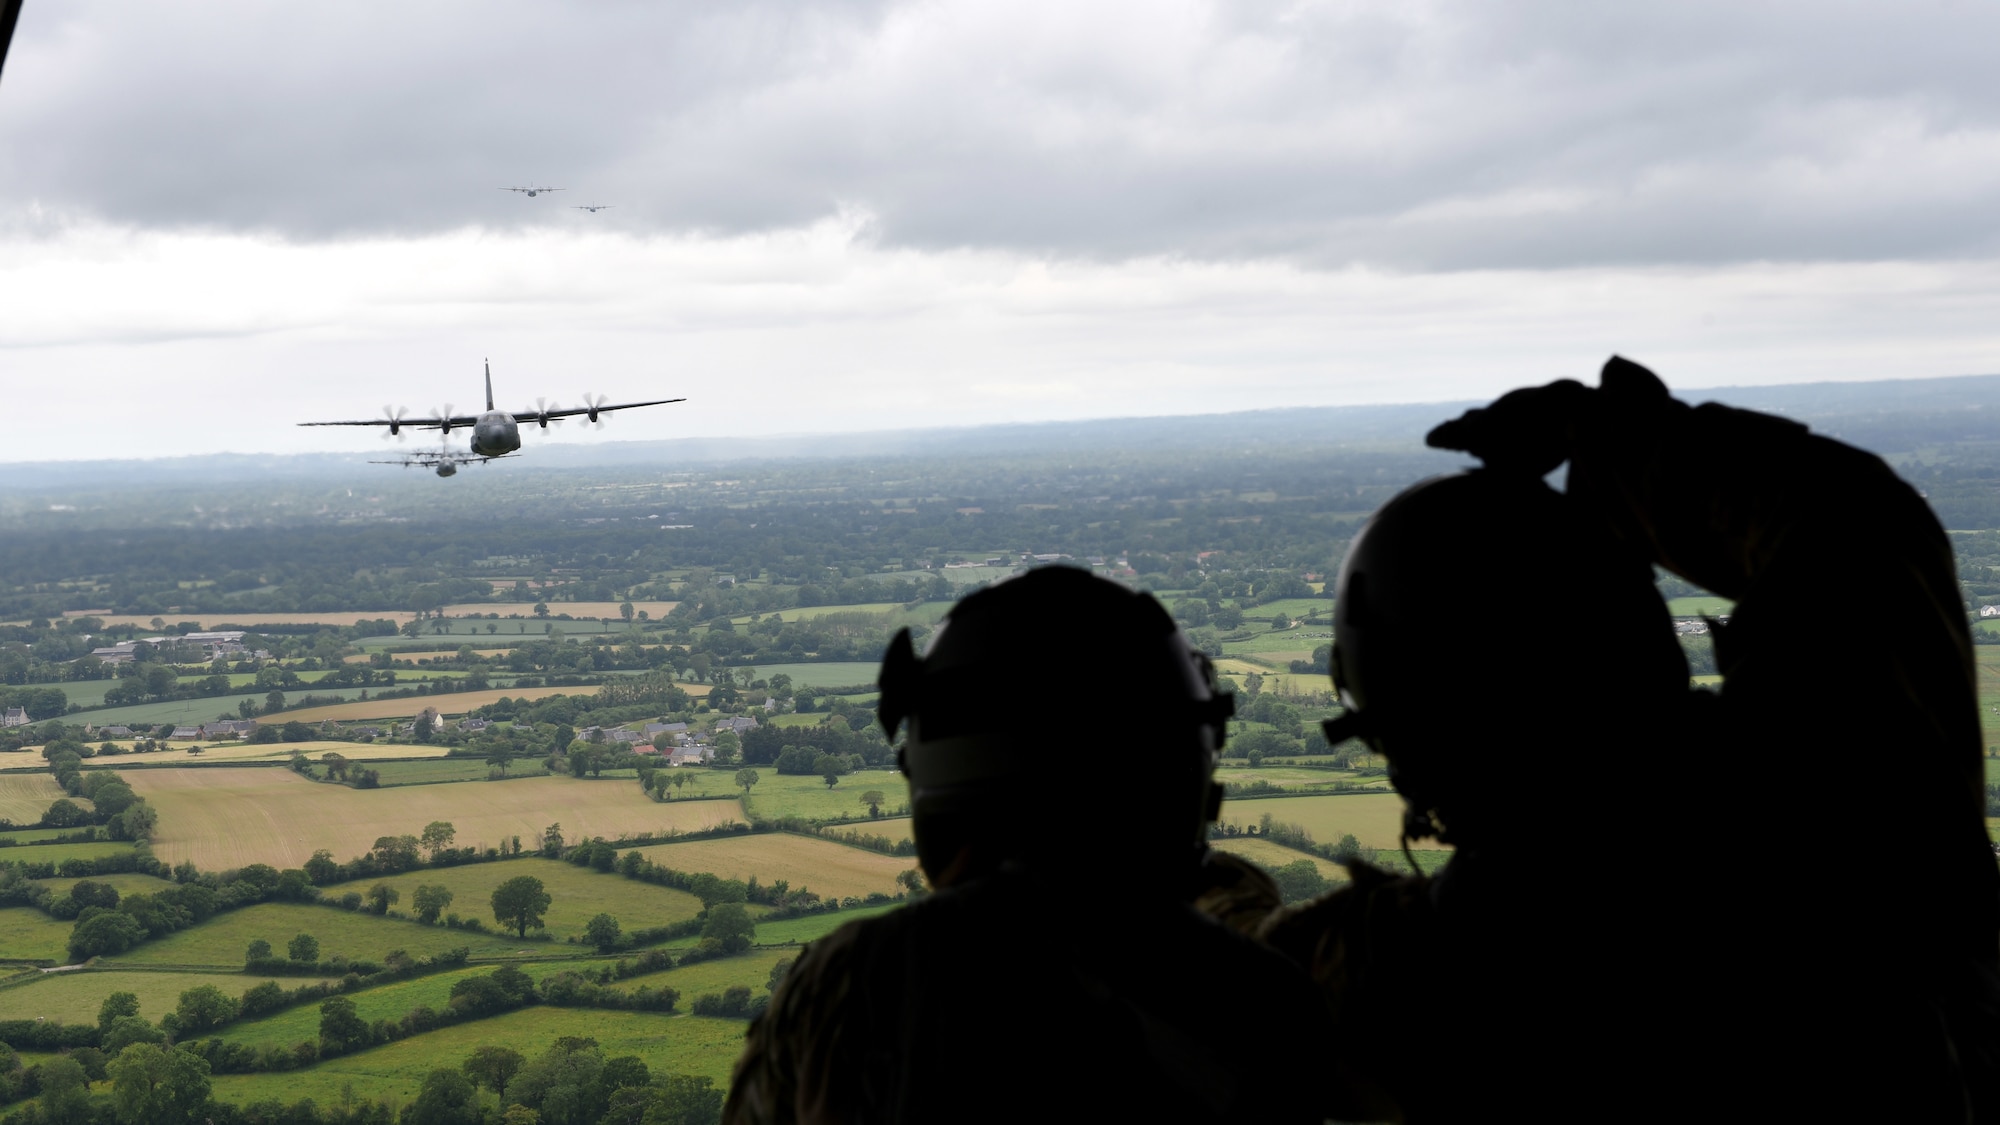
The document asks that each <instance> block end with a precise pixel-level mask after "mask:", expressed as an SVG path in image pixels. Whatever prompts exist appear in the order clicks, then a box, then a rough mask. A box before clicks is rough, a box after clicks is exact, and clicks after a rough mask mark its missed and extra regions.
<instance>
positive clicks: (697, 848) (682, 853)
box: [563, 801, 917, 898]
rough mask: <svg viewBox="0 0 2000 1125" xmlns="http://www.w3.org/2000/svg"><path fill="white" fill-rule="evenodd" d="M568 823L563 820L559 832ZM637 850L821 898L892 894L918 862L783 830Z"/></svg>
mask: <svg viewBox="0 0 2000 1125" xmlns="http://www.w3.org/2000/svg"><path fill="white" fill-rule="evenodd" d="M702 803H703V804H711V803H713V802H706V801H705V802H702ZM568 827H569V826H568V823H567V822H565V823H564V825H563V828H564V831H567V830H568ZM639 850H640V851H642V852H644V853H645V854H646V858H648V859H650V860H652V861H653V862H654V863H660V864H665V865H666V866H668V867H671V868H673V869H674V870H676V871H688V872H696V871H708V872H712V873H714V874H716V875H720V876H722V877H723V878H725V879H748V878H750V876H752V875H755V876H756V877H757V881H758V882H760V883H763V884H764V885H766V886H769V885H770V884H771V883H774V882H776V881H777V880H779V879H783V880H785V881H786V882H787V883H790V884H791V885H792V889H793V890H795V891H796V890H801V889H805V890H811V891H814V892H816V893H818V894H819V896H820V897H821V898H848V897H851V896H852V897H859V896H863V895H869V894H873V893H875V892H877V891H880V892H881V893H883V894H890V895H892V894H895V893H896V892H897V891H899V890H901V889H902V888H901V887H898V886H897V885H896V874H897V872H900V871H908V870H909V869H910V868H912V867H915V866H916V865H917V858H916V857H915V856H894V855H882V854H881V853H879V852H871V851H864V850H862V849H861V848H854V847H849V846H847V845H846V844H836V843H833V842H832V841H830V840H819V839H815V838H813V837H811V836H794V835H791V834H789V833H784V832H766V833H761V834H759V835H756V836H735V837H728V838H724V839H720V840H690V841H688V842H687V843H684V844H655V845H653V846H651V847H647V848H641V849H639Z"/></svg>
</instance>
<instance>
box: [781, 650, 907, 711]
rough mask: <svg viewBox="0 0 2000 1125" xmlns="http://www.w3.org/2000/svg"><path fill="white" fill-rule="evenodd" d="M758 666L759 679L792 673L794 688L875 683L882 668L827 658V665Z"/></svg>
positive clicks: (864, 662) (861, 661) (862, 661)
mask: <svg viewBox="0 0 2000 1125" xmlns="http://www.w3.org/2000/svg"><path fill="white" fill-rule="evenodd" d="M756 668H757V678H758V679H760V680H768V679H770V678H771V677H772V676H775V675H777V674H778V673H780V672H782V673H784V674H785V675H787V676H790V677H791V678H792V687H793V688H794V689H797V688H803V687H810V688H829V687H852V686H854V685H855V684H872V683H874V682H875V677H876V676H877V675H878V674H880V672H881V671H882V669H881V668H880V667H879V666H877V665H876V664H875V663H874V662H872V661H866V660H844V661H828V662H827V663H825V664H759V665H757V666H756ZM807 717H808V718H812V719H815V720H817V719H823V718H825V717H826V716H824V715H810V714H809V715H808V716H807Z"/></svg>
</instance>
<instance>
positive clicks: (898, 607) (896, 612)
mask: <svg viewBox="0 0 2000 1125" xmlns="http://www.w3.org/2000/svg"><path fill="white" fill-rule="evenodd" d="M953 573H957V572H956V571H954V572H953ZM550 608H551V609H553V608H554V607H553V606H552V607H550ZM949 609H951V604H950V603H949V602H925V603H923V604H922V605H920V606H918V607H916V608H915V609H904V608H903V604H902V603H901V602H863V603H862V604H860V605H810V606H798V607H794V608H792V609H787V610H784V611H782V613H781V616H783V617H784V619H785V620H787V621H811V620H814V619H815V618H820V617H825V616H827V615H828V614H832V613H865V614H869V615H871V616H874V617H885V618H888V619H889V622H888V623H889V624H890V625H892V626H897V625H935V624H937V623H938V622H939V621H941V620H943V619H944V615H945V612H946V611H947V610H949ZM730 620H732V621H734V622H735V623H736V624H738V625H743V624H746V623H748V622H749V620H750V616H749V615H748V614H744V615H743V616H741V617H734V618H731V619H730ZM869 678H870V679H871V680H872V679H873V678H874V677H872V676H871V677H869Z"/></svg>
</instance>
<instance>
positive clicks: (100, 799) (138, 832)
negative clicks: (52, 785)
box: [42, 734, 159, 840]
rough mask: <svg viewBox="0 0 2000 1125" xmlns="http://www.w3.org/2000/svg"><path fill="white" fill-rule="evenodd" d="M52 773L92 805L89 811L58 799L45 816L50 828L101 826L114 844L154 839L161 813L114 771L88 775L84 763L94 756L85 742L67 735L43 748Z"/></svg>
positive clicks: (75, 794) (65, 787) (64, 786)
mask: <svg viewBox="0 0 2000 1125" xmlns="http://www.w3.org/2000/svg"><path fill="white" fill-rule="evenodd" d="M42 753H43V754H44V755H46V756H47V758H48V763H49V773H51V774H53V775H54V776H55V779H56V784H57V785H60V786H62V788H63V792H65V793H68V794H69V795H70V796H71V797H82V798H84V799H85V800H88V801H89V802H90V803H91V808H90V810H89V811H85V810H84V809H83V807H82V806H80V805H78V804H76V803H75V802H74V801H70V800H66V799H58V800H57V801H55V802H54V803H53V804H51V805H50V806H49V811H48V812H46V813H44V814H42V823H43V824H45V825H47V826H48V827H50V828H74V827H76V826H78V825H81V824H101V825H103V826H104V827H105V828H106V829H107V830H108V831H109V832H110V835H111V838H112V839H114V840H146V839H150V838H151V837H152V835H153V829H154V827H155V826H156V825H157V824H158V822H159V813H158V812H156V811H155V810H154V808H153V806H151V805H149V804H147V803H146V801H145V799H144V798H142V797H140V796H139V795H138V794H137V793H135V792H133V791H132V787H131V786H130V785H128V784H126V782H125V779H124V778H123V777H121V776H119V775H118V774H117V773H114V772H113V771H111V770H92V771H90V772H89V773H85V772H84V770H83V759H84V758H85V757H86V756H87V755H89V754H91V753H93V751H92V750H91V749H90V747H88V746H86V745H84V743H83V741H82V740H81V739H78V738H75V737H73V736H71V735H68V734H65V735H64V736H62V737H61V738H58V739H57V740H55V741H53V742H50V743H47V744H46V745H44V746H43V748H42Z"/></svg>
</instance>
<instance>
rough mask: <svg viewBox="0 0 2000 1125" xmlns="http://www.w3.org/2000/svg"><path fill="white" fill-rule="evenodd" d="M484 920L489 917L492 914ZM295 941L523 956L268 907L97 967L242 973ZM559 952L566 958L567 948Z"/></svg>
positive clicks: (297, 908) (483, 938)
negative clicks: (257, 954)
mask: <svg viewBox="0 0 2000 1125" xmlns="http://www.w3.org/2000/svg"><path fill="white" fill-rule="evenodd" d="M364 889H365V888H364ZM453 905H454V906H456V904H453ZM485 905H486V904H485V903H483V902H482V903H480V904H479V906H480V907H481V908H484V907H485ZM485 913H488V914H489V915H490V912H485ZM68 929H69V927H68V926H67V925H65V926H64V927H63V930H64V940H65V941H67V940H68ZM298 934H311V935H313V936H314V937H316V938H318V939H319V955H320V959H321V960H327V959H328V958H331V957H334V956H344V957H349V958H357V957H358V958H366V959H368V960H371V961H380V960H381V959H382V958H383V957H384V956H385V955H387V954H388V953H389V952H390V951H391V950H395V949H402V950H406V951H408V952H409V953H410V955H411V956H414V957H422V956H429V955H432V954H437V953H443V952H444V951H446V950H448V949H453V948H456V947H458V946H461V945H462V946H465V947H466V948H467V949H470V950H471V951H472V955H473V956H475V957H500V956H510V955H513V954H515V953H516V952H518V951H519V950H520V949H522V948H523V946H522V943H521V942H520V941H519V940H517V939H516V938H515V937H514V935H512V934H493V933H486V934H475V933H469V932H467V931H465V930H449V929H446V928H445V927H443V926H425V925H420V924H418V923H416V922H405V921H401V920H398V919H395V918H382V917H378V916H376V915H373V914H360V913H349V912H348V911H345V910H341V909H339V908H338V907H332V906H315V905H311V904H307V903H297V902H266V903H260V904H258V905H256V906H246V907H244V908H243V909H241V910H232V911H229V912H227V913H224V914H218V915H216V916H215V917H214V918H211V919H209V920H208V921H206V922H203V923H202V924H201V925H199V926H195V927H193V928H192V929H186V930H182V931H180V932H179V933H175V934H168V935H167V936H166V937H163V938H160V939H159V940H157V941H149V942H147V943H145V944H144V945H140V946H136V947H134V948H133V949H131V950H130V951H128V952H125V953H122V954H120V955H118V956H117V957H107V958H104V960H103V961H101V962H100V964H103V965H105V966H107V967H117V968H128V967H139V966H157V965H173V966H180V967H196V968H214V969H224V970H227V969H234V968H240V967H242V965H243V951H244V950H245V949H247V948H249V945H250V943H251V942H253V941H255V940H257V939H258V938H262V939H264V940H265V941H268V942H270V943H271V947H272V948H273V949H276V950H278V951H280V952H282V951H283V950H284V948H285V943H286V942H288V941H291V940H292V938H293V937H294V936H296V935H298ZM527 948H531V949H540V950H547V949H549V948H550V947H549V946H547V945H540V944H531V945H529V946H527ZM555 948H556V949H558V950H562V951H565V952H568V951H569V950H568V947H566V946H556V947H555Z"/></svg>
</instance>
